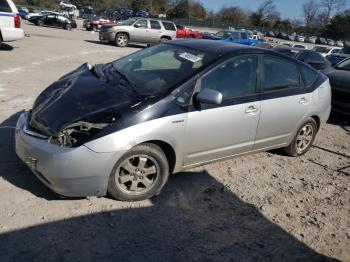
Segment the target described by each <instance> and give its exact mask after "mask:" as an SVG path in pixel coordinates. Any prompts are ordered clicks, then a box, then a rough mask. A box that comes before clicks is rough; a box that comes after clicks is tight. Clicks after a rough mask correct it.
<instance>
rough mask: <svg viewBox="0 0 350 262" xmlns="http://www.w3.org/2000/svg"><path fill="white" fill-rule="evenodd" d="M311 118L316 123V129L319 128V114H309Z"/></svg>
mask: <svg viewBox="0 0 350 262" xmlns="http://www.w3.org/2000/svg"><path fill="white" fill-rule="evenodd" d="M310 117H311V118H312V119H313V120H315V121H316V124H317V131H318V130H319V129H320V126H321V119H320V117H319V116H317V115H313V116H310Z"/></svg>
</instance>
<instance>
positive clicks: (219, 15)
mask: <svg viewBox="0 0 350 262" xmlns="http://www.w3.org/2000/svg"><path fill="white" fill-rule="evenodd" d="M15 2H16V3H17V4H20V5H32V6H43V7H47V8H54V7H57V6H58V2H59V1H57V0H56V1H55V0H16V1H15ZM70 2H72V3H73V4H75V5H77V6H86V5H89V6H92V7H94V8H95V9H96V10H97V11H98V12H100V11H104V10H106V9H118V8H121V7H125V8H130V9H132V10H134V11H138V10H146V11H149V12H150V13H151V14H154V15H156V14H166V15H167V17H168V18H171V19H176V18H182V19H188V21H191V20H199V21H204V20H210V21H219V22H221V23H223V24H231V25H232V26H233V27H240V28H243V27H245V28H249V27H261V28H262V29H263V30H273V31H283V32H291V31H297V32H304V33H306V34H308V35H324V36H327V37H333V38H336V39H346V38H350V11H344V9H345V7H346V1H345V0H321V1H319V2H316V1H315V0H309V1H308V2H307V3H305V4H303V5H302V7H301V10H300V11H301V14H302V17H303V19H289V18H288V19H283V18H282V17H281V15H280V13H279V11H278V9H277V7H276V5H275V2H274V0H265V1H264V2H262V3H261V4H260V5H259V6H258V7H257V8H256V10H244V9H242V8H241V7H239V6H224V7H222V8H221V9H220V10H219V11H217V12H214V11H212V10H209V9H206V8H205V6H204V5H203V4H202V2H200V1H199V0H71V1H70ZM348 40H350V39H348Z"/></svg>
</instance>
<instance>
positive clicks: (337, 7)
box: [321, 0, 346, 25]
mask: <svg viewBox="0 0 350 262" xmlns="http://www.w3.org/2000/svg"><path fill="white" fill-rule="evenodd" d="M345 4H346V3H345V0H323V1H322V2H321V7H322V9H323V14H322V17H323V24H324V25H327V24H328V23H329V21H330V19H331V18H332V16H333V15H334V14H336V13H337V12H339V11H341V10H343V9H344V7H345Z"/></svg>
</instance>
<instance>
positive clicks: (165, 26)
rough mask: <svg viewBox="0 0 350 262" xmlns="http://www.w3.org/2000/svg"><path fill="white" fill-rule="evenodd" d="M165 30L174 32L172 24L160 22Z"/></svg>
mask: <svg viewBox="0 0 350 262" xmlns="http://www.w3.org/2000/svg"><path fill="white" fill-rule="evenodd" d="M162 24H163V26H164V28H165V30H170V31H176V27H175V25H174V24H173V23H170V22H162ZM181 29H182V28H180V27H179V30H181Z"/></svg>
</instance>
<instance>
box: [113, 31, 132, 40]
mask: <svg viewBox="0 0 350 262" xmlns="http://www.w3.org/2000/svg"><path fill="white" fill-rule="evenodd" d="M119 34H126V35H127V36H128V38H129V39H130V34H129V33H128V32H126V31H118V32H115V37H116V38H117V36H118V35H119Z"/></svg>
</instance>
